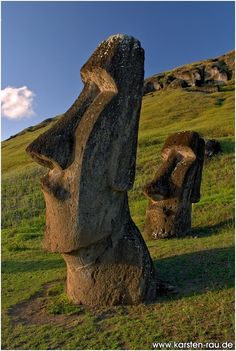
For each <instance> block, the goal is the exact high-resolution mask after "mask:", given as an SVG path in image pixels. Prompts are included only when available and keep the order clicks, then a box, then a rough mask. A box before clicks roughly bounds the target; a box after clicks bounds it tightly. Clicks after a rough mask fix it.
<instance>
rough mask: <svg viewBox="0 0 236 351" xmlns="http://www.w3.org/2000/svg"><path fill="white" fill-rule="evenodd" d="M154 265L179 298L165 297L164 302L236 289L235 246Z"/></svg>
mask: <svg viewBox="0 0 236 351" xmlns="http://www.w3.org/2000/svg"><path fill="white" fill-rule="evenodd" d="M154 264H155V268H156V271H157V275H158V278H159V279H160V280H161V281H167V282H168V283H169V284H170V285H172V286H173V287H174V290H175V294H169V293H168V294H166V295H165V296H164V294H163V296H162V297H161V300H165V301H166V300H169V299H179V298H181V297H185V296H192V295H195V294H202V293H204V292H206V291H215V290H221V289H224V288H230V287H233V286H234V247H233V246H232V247H226V248H217V249H212V250H204V251H199V252H192V253H189V254H184V255H180V256H173V257H167V258H164V259H160V260H156V261H155V262H154Z"/></svg>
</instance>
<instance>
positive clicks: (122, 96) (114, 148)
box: [27, 35, 156, 305]
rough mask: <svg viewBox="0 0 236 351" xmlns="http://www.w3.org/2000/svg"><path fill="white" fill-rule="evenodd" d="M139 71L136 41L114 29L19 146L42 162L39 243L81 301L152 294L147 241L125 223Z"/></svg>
mask: <svg viewBox="0 0 236 351" xmlns="http://www.w3.org/2000/svg"><path fill="white" fill-rule="evenodd" d="M143 76H144V50H143V49H142V48H141V46H140V43H139V41H137V40H136V39H134V38H133V37H129V36H126V35H115V36H112V37H110V38H108V39H107V40H105V41H103V42H102V43H101V44H100V45H99V47H98V48H97V49H96V50H95V52H94V53H93V55H92V56H91V57H90V59H89V60H88V61H87V62H86V64H85V65H84V66H83V67H82V69H81V77H82V80H83V82H84V85H85V86H84V89H83V91H82V93H81V94H80V96H79V97H78V99H77V100H76V101H75V102H74V104H73V105H72V106H71V108H70V109H69V110H68V111H67V112H66V113H65V114H64V116H63V118H62V119H61V120H60V121H59V122H57V123H56V124H55V125H54V126H53V127H52V128H51V129H50V130H48V131H47V132H45V133H44V134H42V135H40V136H39V137H38V138H37V139H36V140H35V141H34V142H33V143H32V144H30V145H29V146H28V148H27V152H28V153H29V154H30V155H31V157H32V158H33V159H34V160H35V161H36V162H38V163H40V164H41V165H43V166H46V167H48V168H50V171H49V172H48V174H47V175H46V176H45V177H43V179H42V180H41V184H42V190H43V193H44V197H45V201H46V229H45V237H44V242H43V245H44V248H45V249H47V250H48V251H51V252H60V253H62V254H63V257H64V259H65V261H66V264H67V294H68V296H69V298H70V299H71V300H72V301H74V302H76V303H83V304H86V305H104V304H106V305H113V304H127V303H130V304H135V303H139V302H145V301H150V300H152V299H154V298H155V295H156V280H155V273H154V268H153V264H152V260H151V258H150V255H149V252H148V250H147V247H146V245H145V243H144V241H143V239H142V237H141V234H140V233H139V231H138V229H137V228H136V226H135V224H134V223H133V221H132V219H131V217H130V213H129V206H128V198H127V191H128V190H130V189H131V188H132V186H133V182H134V177H135V162H136V148H137V134H138V123H139V115H140V108H141V98H142V89H143Z"/></svg>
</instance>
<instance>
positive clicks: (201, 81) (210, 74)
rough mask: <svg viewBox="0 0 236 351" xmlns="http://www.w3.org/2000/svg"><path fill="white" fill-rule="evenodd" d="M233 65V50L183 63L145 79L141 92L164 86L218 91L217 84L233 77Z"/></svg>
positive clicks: (145, 92) (155, 89)
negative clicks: (201, 59)
mask: <svg viewBox="0 0 236 351" xmlns="http://www.w3.org/2000/svg"><path fill="white" fill-rule="evenodd" d="M234 65H235V52H234V50H233V51H230V52H229V53H227V54H225V55H222V56H220V57H218V58H214V59H209V60H204V61H200V62H197V63H193V64H190V65H184V66H181V67H178V68H176V69H174V70H172V71H168V72H164V73H160V74H156V75H154V76H152V77H149V78H147V79H145V81H144V92H143V94H144V95H146V94H148V93H150V92H153V91H158V90H162V89H165V88H191V87H197V88H199V90H203V91H206V92H214V91H218V90H219V85H222V84H226V83H227V82H228V81H230V80H232V79H234V75H235V67H234Z"/></svg>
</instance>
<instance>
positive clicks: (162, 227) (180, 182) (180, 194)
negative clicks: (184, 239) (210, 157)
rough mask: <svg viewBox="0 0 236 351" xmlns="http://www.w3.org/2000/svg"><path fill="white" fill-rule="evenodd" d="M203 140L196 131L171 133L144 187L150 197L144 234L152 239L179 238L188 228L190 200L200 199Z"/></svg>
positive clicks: (191, 201) (189, 223)
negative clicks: (153, 172) (160, 158)
mask: <svg viewBox="0 0 236 351" xmlns="http://www.w3.org/2000/svg"><path fill="white" fill-rule="evenodd" d="M204 152H205V142H204V140H203V139H202V138H200V136H199V134H198V133H196V132H191V131H187V132H180V133H175V134H172V135H170V136H169V137H168V138H167V140H166V142H165V144H164V147H163V149H162V153H161V156H162V159H163V160H164V162H163V163H162V165H161V166H160V168H159V169H158V171H157V173H156V175H155V177H154V179H153V180H152V181H151V182H150V183H148V184H146V186H145V187H144V194H145V195H146V196H147V197H148V198H149V205H148V208H147V211H146V221H145V229H144V231H145V234H146V235H147V236H148V237H149V238H151V239H160V238H171V237H180V236H184V235H186V234H187V233H188V232H190V230H191V212H192V203H194V202H198V201H199V200H200V187H201V178H202V167H203V162H204Z"/></svg>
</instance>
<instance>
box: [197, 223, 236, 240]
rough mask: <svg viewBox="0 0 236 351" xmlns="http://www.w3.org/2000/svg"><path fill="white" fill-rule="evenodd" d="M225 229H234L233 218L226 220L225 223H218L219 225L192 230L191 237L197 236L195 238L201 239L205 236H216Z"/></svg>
mask: <svg viewBox="0 0 236 351" xmlns="http://www.w3.org/2000/svg"><path fill="white" fill-rule="evenodd" d="M226 228H230V229H233V228H234V219H233V218H229V219H226V220H225V221H222V222H219V223H217V224H214V225H209V226H205V227H196V228H193V229H192V230H191V236H193V237H194V236H197V237H200V238H203V237H205V236H211V235H215V234H218V232H220V231H221V230H222V229H226Z"/></svg>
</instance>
